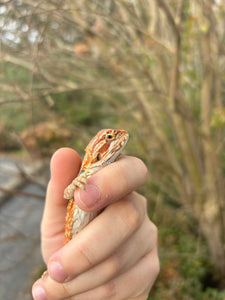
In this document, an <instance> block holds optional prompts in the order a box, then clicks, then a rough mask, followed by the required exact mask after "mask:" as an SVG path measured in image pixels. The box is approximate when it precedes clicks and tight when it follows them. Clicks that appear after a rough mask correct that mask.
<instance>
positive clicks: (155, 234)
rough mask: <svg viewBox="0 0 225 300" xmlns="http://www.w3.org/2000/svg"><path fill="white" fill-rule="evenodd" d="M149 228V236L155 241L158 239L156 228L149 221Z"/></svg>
mask: <svg viewBox="0 0 225 300" xmlns="http://www.w3.org/2000/svg"><path fill="white" fill-rule="evenodd" d="M150 227H151V228H150V231H151V236H153V237H154V238H155V240H156V241H157V238H158V228H157V227H156V225H155V224H154V223H152V222H151V221H150Z"/></svg>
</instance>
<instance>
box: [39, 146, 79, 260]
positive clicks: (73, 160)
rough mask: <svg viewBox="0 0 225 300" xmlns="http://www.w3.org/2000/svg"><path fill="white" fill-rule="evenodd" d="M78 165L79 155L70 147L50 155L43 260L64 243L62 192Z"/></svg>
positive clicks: (42, 227)
mask: <svg viewBox="0 0 225 300" xmlns="http://www.w3.org/2000/svg"><path fill="white" fill-rule="evenodd" d="M80 165H81V159H80V156H79V155H78V153H77V152H76V151H74V150H73V149H70V148H61V149H59V150H57V151H56V152H55V153H54V154H53V156H52V159H51V163H50V169H51V179H50V181H49V184H48V188H47V193H46V201H45V208H44V213H43V218H42V222H41V242H42V255H43V258H44V260H45V262H47V260H48V258H49V257H50V256H51V255H52V254H53V253H54V252H55V251H57V250H58V249H59V248H61V247H62V246H63V245H64V230H65V216H66V207H67V200H65V199H64V198H63V192H64V189H65V188H66V187H67V185H68V184H69V183H71V181H72V180H73V179H74V178H75V177H76V176H77V173H78V172H79V169H80Z"/></svg>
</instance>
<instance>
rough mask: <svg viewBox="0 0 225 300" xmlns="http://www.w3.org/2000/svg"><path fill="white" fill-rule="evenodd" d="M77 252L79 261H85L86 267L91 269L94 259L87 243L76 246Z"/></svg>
mask: <svg viewBox="0 0 225 300" xmlns="http://www.w3.org/2000/svg"><path fill="white" fill-rule="evenodd" d="M77 250H78V252H79V254H80V257H81V259H82V260H84V261H85V263H86V265H87V267H93V266H94V265H95V262H96V258H95V256H94V253H93V251H92V250H91V247H90V245H89V244H88V243H82V244H78V245H77Z"/></svg>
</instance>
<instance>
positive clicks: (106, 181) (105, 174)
mask: <svg viewBox="0 0 225 300" xmlns="http://www.w3.org/2000/svg"><path fill="white" fill-rule="evenodd" d="M147 174H148V171H147V168H146V166H145V164H144V163H143V162H142V161H141V160H140V159H138V158H136V157H132V156H124V157H121V158H120V159H119V160H117V161H116V162H114V163H112V164H110V165H108V166H106V167H104V168H103V169H101V170H100V171H98V172H97V173H96V174H94V175H93V176H91V177H90V178H89V179H88V185H94V186H95V187H96V188H97V189H98V190H99V195H100V196H99V199H97V201H96V199H95V200H94V201H93V198H94V197H93V196H92V195H90V194H89V193H88V192H87V191H88V185H87V186H86V191H83V190H81V189H78V190H76V191H75V200H76V204H77V205H78V206H79V207H80V208H81V209H83V210H85V211H97V210H100V209H102V208H104V207H105V206H107V205H109V204H111V203H113V202H115V201H117V200H118V199H122V198H123V197H124V196H126V195H128V194H129V193H131V192H132V191H134V190H136V189H137V188H138V187H140V186H141V185H143V184H144V183H145V182H146V179H147ZM90 200H92V202H90Z"/></svg>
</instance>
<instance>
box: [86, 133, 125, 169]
mask: <svg viewBox="0 0 225 300" xmlns="http://www.w3.org/2000/svg"><path fill="white" fill-rule="evenodd" d="M128 138H129V135H128V132H127V131H125V130H119V129H102V130H100V131H99V132H98V133H97V134H96V136H95V137H94V138H93V139H92V140H91V141H90V143H89V144H88V145H87V147H86V149H85V156H84V159H83V163H82V166H81V171H82V170H85V169H92V168H99V167H102V166H104V165H107V164H109V163H111V162H113V161H115V160H116V158H117V157H118V155H119V154H120V153H121V151H122V150H123V148H124V147H125V145H126V143H127V141H128Z"/></svg>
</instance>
